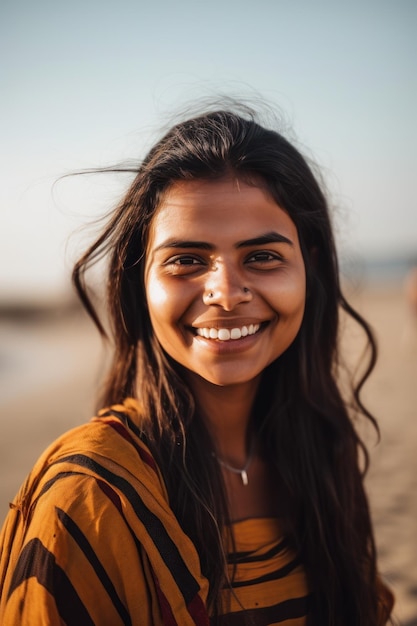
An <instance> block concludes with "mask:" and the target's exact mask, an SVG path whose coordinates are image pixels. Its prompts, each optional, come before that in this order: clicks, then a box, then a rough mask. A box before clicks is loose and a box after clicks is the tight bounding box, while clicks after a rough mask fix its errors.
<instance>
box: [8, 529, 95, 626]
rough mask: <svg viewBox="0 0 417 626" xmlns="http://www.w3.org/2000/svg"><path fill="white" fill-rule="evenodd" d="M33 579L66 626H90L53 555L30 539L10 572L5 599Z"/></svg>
mask: <svg viewBox="0 0 417 626" xmlns="http://www.w3.org/2000/svg"><path fill="white" fill-rule="evenodd" d="M31 577H35V578H36V579H37V581H38V583H39V584H40V585H42V586H43V587H45V589H46V590H47V591H48V592H49V593H50V594H51V595H52V596H53V597H54V600H55V604H56V607H57V611H58V613H59V615H60V617H61V619H62V620H63V622H64V623H65V624H66V625H67V626H79V625H80V624H83V626H94V622H93V620H92V619H91V617H90V615H89V613H88V611H87V609H86V608H85V606H84V604H83V603H82V601H81V599H80V597H79V595H78V594H77V592H76V591H75V589H74V587H73V586H72V583H71V581H70V580H69V578H68V577H67V575H66V574H65V572H64V570H63V569H62V568H61V567H60V566H59V565H58V564H57V562H56V560H55V556H54V555H53V554H52V552H49V550H47V549H46V548H45V546H44V545H43V544H42V542H41V541H40V540H39V539H36V538H35V539H31V540H30V541H29V542H28V543H27V544H26V545H25V547H24V548H23V550H22V551H21V553H20V556H19V559H18V561H17V564H16V567H15V569H14V572H13V576H12V580H11V584H10V589H9V594H8V598H10V596H11V594H12V593H13V591H14V590H15V589H17V587H19V585H21V584H22V583H24V582H25V581H26V580H28V578H31Z"/></svg>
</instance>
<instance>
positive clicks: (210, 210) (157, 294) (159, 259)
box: [145, 178, 306, 386]
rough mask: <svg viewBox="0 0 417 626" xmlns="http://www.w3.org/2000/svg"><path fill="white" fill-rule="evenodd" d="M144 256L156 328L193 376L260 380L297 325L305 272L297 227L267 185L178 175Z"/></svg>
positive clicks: (231, 381) (229, 381) (222, 381)
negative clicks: (183, 179) (277, 202)
mask: <svg viewBox="0 0 417 626" xmlns="http://www.w3.org/2000/svg"><path fill="white" fill-rule="evenodd" d="M146 259H147V261H146V266H145V288H146V297H147V304H148V309H149V315H150V319H151V323H152V326H153V329H154V332H155V334H156V336H157V338H158V340H159V342H160V344H161V346H162V347H163V348H164V350H165V351H166V352H167V353H168V354H169V355H170V356H171V357H172V358H173V359H174V360H175V361H177V362H178V363H180V364H181V365H182V366H184V367H185V368H186V370H187V372H188V375H189V377H190V380H191V381H192V380H193V379H195V377H197V378H198V380H199V383H201V380H203V381H207V383H209V384H210V385H213V384H214V385H220V386H227V385H238V384H254V383H255V381H257V380H258V379H259V376H260V374H261V373H262V371H263V370H264V369H265V367H267V365H269V364H270V363H271V362H272V361H274V360H275V359H277V358H278V357H279V356H280V355H281V354H282V353H283V352H284V351H285V350H286V349H287V348H288V346H289V345H290V344H291V343H292V341H293V340H294V338H295V337H296V335H297V333H298V331H299V328H300V325H301V322H302V319H303V313H304V305H305V295H306V293H305V292H306V279H305V268H304V262H303V257H302V254H301V249H300V243H299V240H298V235H297V229H296V227H295V225H294V223H293V221H292V220H291V218H290V217H289V216H288V214H287V213H286V212H285V211H284V210H283V209H282V208H280V207H279V206H278V205H277V204H276V202H275V201H274V200H273V198H272V196H271V195H270V194H269V193H268V192H267V190H266V189H265V188H262V187H260V186H259V187H257V186H252V185H248V184H246V183H245V182H243V181H241V180H238V179H236V178H225V179H221V180H216V181H206V180H199V181H186V182H178V183H176V184H174V185H173V186H172V187H171V188H170V189H169V191H168V192H167V193H166V195H165V197H164V199H163V201H162V203H161V205H160V206H159V208H158V209H157V212H156V214H155V216H154V218H153V222H152V225H151V229H150V237H149V243H148V248H147V257H146Z"/></svg>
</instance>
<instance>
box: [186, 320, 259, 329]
mask: <svg viewBox="0 0 417 626" xmlns="http://www.w3.org/2000/svg"><path fill="white" fill-rule="evenodd" d="M267 321H268V320H259V319H246V320H211V321H209V320H207V321H204V322H199V323H198V324H192V325H191V328H194V329H197V328H216V329H217V330H219V329H220V328H227V329H228V330H231V329H232V328H242V326H250V325H251V324H264V323H265V322H267Z"/></svg>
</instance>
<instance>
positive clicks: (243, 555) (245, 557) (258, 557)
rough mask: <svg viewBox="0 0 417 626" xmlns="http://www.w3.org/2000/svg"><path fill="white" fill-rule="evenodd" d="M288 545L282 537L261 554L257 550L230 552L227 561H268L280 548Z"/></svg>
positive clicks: (231, 562) (282, 548)
mask: <svg viewBox="0 0 417 626" xmlns="http://www.w3.org/2000/svg"><path fill="white" fill-rule="evenodd" d="M286 547H288V541H287V539H283V540H282V541H280V542H279V543H277V544H276V545H274V546H273V547H272V548H271V549H270V550H268V551H267V552H264V553H263V554H258V553H257V551H256V552H254V551H253V550H250V551H247V552H230V554H229V555H228V557H227V562H228V563H230V564H233V563H255V562H257V561H268V560H269V559H271V558H272V557H274V556H276V555H277V554H279V553H280V552H282V550H284V549H285V548H286Z"/></svg>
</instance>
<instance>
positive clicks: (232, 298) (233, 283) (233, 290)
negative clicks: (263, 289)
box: [203, 265, 253, 311]
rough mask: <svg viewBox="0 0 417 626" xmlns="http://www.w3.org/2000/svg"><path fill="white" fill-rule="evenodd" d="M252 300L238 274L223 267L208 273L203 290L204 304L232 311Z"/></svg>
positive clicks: (247, 288) (249, 290) (251, 295)
mask: <svg viewBox="0 0 417 626" xmlns="http://www.w3.org/2000/svg"><path fill="white" fill-rule="evenodd" d="M252 298H253V294H252V291H251V289H250V288H249V287H248V286H247V285H245V281H244V278H243V277H242V276H241V274H240V272H238V271H233V270H232V269H231V268H228V267H226V266H225V265H221V266H217V267H215V268H213V270H212V271H211V272H210V275H209V277H208V280H207V282H206V284H205V289H204V295H203V301H204V304H207V305H212V304H215V305H217V306H221V307H222V308H223V309H224V310H225V311H233V309H234V308H235V307H236V306H238V305H239V304H242V303H245V302H250V301H251V300H252Z"/></svg>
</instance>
